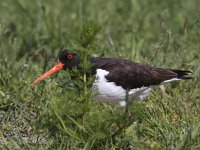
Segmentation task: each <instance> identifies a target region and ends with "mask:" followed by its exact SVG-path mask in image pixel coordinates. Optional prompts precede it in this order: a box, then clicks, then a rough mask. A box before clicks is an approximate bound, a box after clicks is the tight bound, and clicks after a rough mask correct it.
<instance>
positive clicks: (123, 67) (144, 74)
mask: <svg viewBox="0 0 200 150" xmlns="http://www.w3.org/2000/svg"><path fill="white" fill-rule="evenodd" d="M91 62H92V63H94V68H93V72H95V70H96V69H103V70H106V71H109V74H108V75H107V76H106V77H105V78H106V79H107V80H108V81H109V82H115V84H116V85H119V86H122V87H123V88H124V89H127V88H128V89H134V88H140V87H143V86H150V85H158V84H160V83H161V82H164V81H166V80H170V79H173V78H177V79H191V78H192V77H188V76H187V75H188V74H189V73H190V71H185V70H175V69H163V68H156V67H151V66H147V65H142V64H139V63H136V62H133V61H129V60H122V59H116V58H98V57H93V58H91Z"/></svg>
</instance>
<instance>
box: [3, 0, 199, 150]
mask: <svg viewBox="0 0 200 150" xmlns="http://www.w3.org/2000/svg"><path fill="white" fill-rule="evenodd" d="M199 6H200V1H199V0H193V1H187V0H183V1H181V2H180V1H178V0H168V1H160V0H155V1H150V0H148V1H139V0H125V1H116V2H114V1H107V0H101V1H100V0H97V1H86V0H83V1H70V0H66V1H62V0H56V1H53V0H49V1H42V0H36V1H27V0H7V1H1V3H0V54H1V57H0V149H138V150H140V149H176V150H181V149H192V150H196V149H200V120H199V119H200V90H199V89H200V82H199V80H200V42H199V41H200V16H199V13H200V9H199ZM62 48H71V49H74V50H75V51H77V52H78V53H81V54H82V56H83V57H82V58H81V61H82V62H84V66H83V70H82V72H81V73H80V72H78V71H77V70H74V74H75V75H77V77H78V78H77V81H75V84H76V85H74V82H73V81H71V80H70V74H69V72H64V71H61V72H59V73H58V74H56V75H54V76H52V77H51V78H48V79H46V80H45V81H44V82H43V83H41V84H40V85H37V86H34V87H32V86H31V83H32V82H33V81H34V79H36V78H37V77H38V76H39V75H40V74H42V73H43V72H44V71H46V70H47V69H48V68H50V67H51V66H53V65H54V64H55V63H56V62H57V56H58V52H59V51H60V50H61V49H62ZM89 55H97V56H106V57H117V58H120V57H121V58H125V59H130V60H135V61H137V62H140V63H143V64H149V65H153V66H158V67H166V68H178V69H186V70H191V71H192V72H193V73H192V76H193V77H194V78H195V79H194V80H190V81H182V82H173V83H170V84H166V85H165V87H164V88H163V87H161V88H157V89H156V90H155V91H154V92H153V93H152V94H151V95H150V96H149V97H148V98H147V99H146V100H145V101H143V102H135V101H134V102H132V103H131V104H130V106H129V115H126V118H124V115H125V114H124V112H125V109H124V108H120V107H117V106H113V105H110V104H107V103H97V102H95V101H93V94H92V92H91V89H90V86H89V85H90V84H91V81H92V80H93V78H91V79H89V80H87V79H86V78H85V73H86V71H87V69H88V68H89V66H90V65H89V64H88V62H87V59H86V58H87V57H88V56H89ZM77 87H78V88H77Z"/></svg>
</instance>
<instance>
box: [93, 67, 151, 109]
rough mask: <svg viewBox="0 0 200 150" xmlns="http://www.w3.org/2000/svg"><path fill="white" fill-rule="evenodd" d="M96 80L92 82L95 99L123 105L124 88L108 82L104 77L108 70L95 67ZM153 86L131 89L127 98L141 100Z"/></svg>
mask: <svg viewBox="0 0 200 150" xmlns="http://www.w3.org/2000/svg"><path fill="white" fill-rule="evenodd" d="M96 73H97V74H96V78H97V79H96V81H95V82H94V83H93V90H94V91H95V92H96V94H97V95H96V97H95V100H97V101H102V102H103V101H104V102H110V103H113V104H118V105H120V106H124V105H125V104H126V103H125V97H126V90H125V89H123V88H122V87H121V86H117V85H116V84H115V83H114V82H108V81H107V80H106V78H105V76H106V75H108V74H109V72H108V71H106V70H102V69H97V72H96ZM152 88H153V87H151V86H150V87H141V88H137V89H131V90H130V91H129V98H130V99H136V100H142V99H144V98H145V97H146V96H148V95H149V93H150V91H151V89H152Z"/></svg>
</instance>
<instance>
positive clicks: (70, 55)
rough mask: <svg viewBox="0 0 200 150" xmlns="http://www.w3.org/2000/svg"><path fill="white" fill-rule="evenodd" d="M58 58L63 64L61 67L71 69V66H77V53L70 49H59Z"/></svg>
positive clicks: (78, 62)
mask: <svg viewBox="0 0 200 150" xmlns="http://www.w3.org/2000/svg"><path fill="white" fill-rule="evenodd" d="M59 60H60V62H61V63H63V64H64V66H63V69H64V70H65V69H72V68H73V67H75V66H76V67H78V66H79V64H80V61H79V58H78V55H77V54H76V53H74V52H72V51H71V50H68V49H65V50H63V51H61V53H60V55H59Z"/></svg>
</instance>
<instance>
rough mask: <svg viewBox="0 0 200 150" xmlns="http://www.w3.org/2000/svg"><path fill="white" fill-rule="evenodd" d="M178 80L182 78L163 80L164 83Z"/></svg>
mask: <svg viewBox="0 0 200 150" xmlns="http://www.w3.org/2000/svg"><path fill="white" fill-rule="evenodd" d="M176 80H182V79H178V78H172V79H169V80H165V81H163V82H162V83H168V82H171V81H176Z"/></svg>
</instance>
